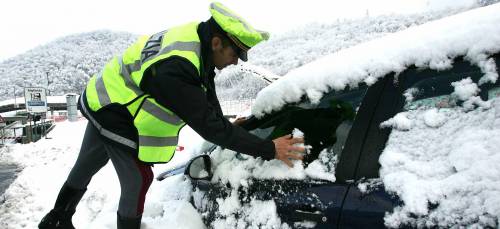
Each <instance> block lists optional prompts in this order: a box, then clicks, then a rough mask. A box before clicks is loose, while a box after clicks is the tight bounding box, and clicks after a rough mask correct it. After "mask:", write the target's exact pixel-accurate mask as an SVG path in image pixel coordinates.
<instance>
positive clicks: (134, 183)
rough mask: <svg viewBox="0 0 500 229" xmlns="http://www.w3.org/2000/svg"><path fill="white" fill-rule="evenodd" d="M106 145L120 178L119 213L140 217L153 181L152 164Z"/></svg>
mask: <svg viewBox="0 0 500 229" xmlns="http://www.w3.org/2000/svg"><path fill="white" fill-rule="evenodd" d="M105 147H106V149H107V152H108V154H109V157H110V158H111V162H112V163H113V166H114V167H115V170H116V173H117V174H118V179H119V180H120V186H121V196H120V203H119V206H118V215H119V216H121V217H123V218H139V217H141V216H142V213H143V211H144V202H145V200H146V193H147V191H148V189H149V186H150V185H151V182H152V181H153V171H152V170H151V166H150V165H147V164H144V163H142V162H140V161H138V159H137V157H136V156H135V155H133V154H132V153H130V152H124V151H123V150H120V149H118V148H116V147H113V146H110V145H106V146H105Z"/></svg>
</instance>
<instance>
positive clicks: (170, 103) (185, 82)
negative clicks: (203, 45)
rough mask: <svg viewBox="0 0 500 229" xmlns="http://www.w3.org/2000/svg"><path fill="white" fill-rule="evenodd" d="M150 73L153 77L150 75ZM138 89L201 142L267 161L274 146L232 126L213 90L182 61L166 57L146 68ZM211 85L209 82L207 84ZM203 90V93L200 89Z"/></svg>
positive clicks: (272, 154) (191, 67)
mask: <svg viewBox="0 0 500 229" xmlns="http://www.w3.org/2000/svg"><path fill="white" fill-rule="evenodd" d="M151 72H154V73H151ZM147 75H148V76H147V77H146V75H145V77H146V78H144V80H143V82H142V84H141V88H142V89H143V90H144V91H145V92H146V93H148V94H150V95H151V96H152V97H154V98H155V99H156V101H157V102H158V103H160V104H161V105H163V106H165V107H167V108H169V109H170V110H171V111H173V112H174V113H175V114H177V115H178V116H179V117H180V118H181V119H182V120H184V121H185V122H186V123H187V124H188V125H189V126H190V127H191V128H193V130H195V131H196V132H197V133H198V134H199V135H200V136H202V137H203V138H204V139H205V140H207V141H210V142H212V143H214V144H217V145H219V146H222V147H225V148H228V149H231V150H234V151H237V152H240V153H244V154H248V155H252V156H256V157H262V158H263V159H266V160H269V159H272V158H274V154H275V149H274V143H273V142H272V141H270V140H263V139H260V138H258V137H257V136H255V135H252V134H250V133H248V132H247V131H246V130H244V129H243V128H241V127H239V126H235V125H233V124H232V123H231V122H229V121H228V120H227V119H226V118H225V117H224V116H223V114H222V110H221V108H220V105H219V101H218V100H217V97H216V94H215V86H214V85H207V83H206V81H205V83H203V81H202V80H201V78H200V77H199V76H198V73H197V70H196V68H195V67H194V66H193V65H192V64H191V63H190V62H189V61H188V60H186V59H184V58H182V57H177V56H175V57H170V58H168V59H167V60H165V61H163V62H160V63H156V64H155V65H154V66H152V68H150V72H149V74H147ZM211 82H212V84H213V80H212V81H211ZM202 85H205V87H207V92H205V91H204V90H203V88H202Z"/></svg>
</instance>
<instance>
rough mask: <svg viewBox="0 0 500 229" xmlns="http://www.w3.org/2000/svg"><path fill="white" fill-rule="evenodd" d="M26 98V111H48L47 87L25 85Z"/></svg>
mask: <svg viewBox="0 0 500 229" xmlns="http://www.w3.org/2000/svg"><path fill="white" fill-rule="evenodd" d="M24 100H25V101H26V111H28V112H30V113H43V112H47V95H46V91H45V88H41V87H25V88H24Z"/></svg>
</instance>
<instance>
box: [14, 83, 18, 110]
mask: <svg viewBox="0 0 500 229" xmlns="http://www.w3.org/2000/svg"><path fill="white" fill-rule="evenodd" d="M14 108H17V101H16V86H15V85H14Z"/></svg>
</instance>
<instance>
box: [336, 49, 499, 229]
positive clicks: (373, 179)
mask: <svg viewBox="0 0 500 229" xmlns="http://www.w3.org/2000/svg"><path fill="white" fill-rule="evenodd" d="M498 57H499V55H496V56H495V59H496V62H497V66H498V65H499V64H500V62H499V58H498ZM483 75H484V74H483V73H482V72H481V70H480V69H479V68H478V67H477V66H473V65H471V64H470V63H469V62H467V61H465V60H463V59H462V58H458V59H456V60H455V63H454V65H453V68H452V69H450V70H446V71H436V70H430V69H425V70H422V69H417V68H410V69H408V70H406V71H405V72H403V73H401V74H400V75H399V76H397V77H395V76H394V74H390V75H388V76H386V77H385V83H384V89H383V93H382V94H381V97H380V100H379V101H378V104H376V105H375V106H376V108H375V111H374V114H373V117H372V120H371V122H370V124H369V127H368V130H367V132H366V138H365V139H364V141H363V143H362V144H361V146H360V148H361V150H360V153H359V158H358V160H357V162H356V163H355V164H351V166H353V167H354V168H355V170H354V171H350V172H351V173H350V174H349V175H350V176H352V177H353V179H354V181H355V182H354V183H356V185H351V186H349V188H348V190H347V195H346V197H345V202H344V204H343V207H342V210H341V215H340V217H339V218H340V224H339V226H340V227H341V228H384V227H385V225H384V216H385V215H386V213H388V212H392V210H393V209H394V208H395V207H396V206H400V205H402V204H403V203H402V202H401V201H400V200H399V198H398V197H397V196H396V195H395V194H393V193H388V192H386V191H385V188H384V185H383V183H382V182H381V180H380V177H379V170H380V163H379V157H380V155H381V153H382V151H383V150H384V148H385V146H386V143H387V140H388V139H389V136H390V134H391V129H390V128H381V123H382V122H384V121H386V120H388V119H390V118H392V117H394V116H395V115H396V114H398V113H399V112H403V111H408V110H411V109H415V107H416V106H421V105H425V106H428V107H429V109H432V108H434V107H443V106H455V105H456V104H454V102H452V99H451V98H450V94H451V93H452V92H453V91H454V88H453V86H452V85H451V83H452V82H457V81H460V80H462V79H465V78H468V77H470V78H471V79H472V81H473V82H476V83H477V82H479V80H480V78H481V77H482V76H483ZM480 88H481V89H482V90H481V92H480V94H479V96H480V97H481V98H482V99H483V100H487V99H489V98H492V97H494V96H496V97H498V96H500V89H499V83H498V81H497V82H496V84H491V83H489V84H483V85H481V86H480ZM411 90H415V91H418V92H419V93H418V94H416V95H414V96H415V98H413V100H412V101H407V99H406V97H405V95H404V94H405V93H408V92H409V91H411ZM367 186H369V187H367ZM403 226H404V225H403Z"/></svg>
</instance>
